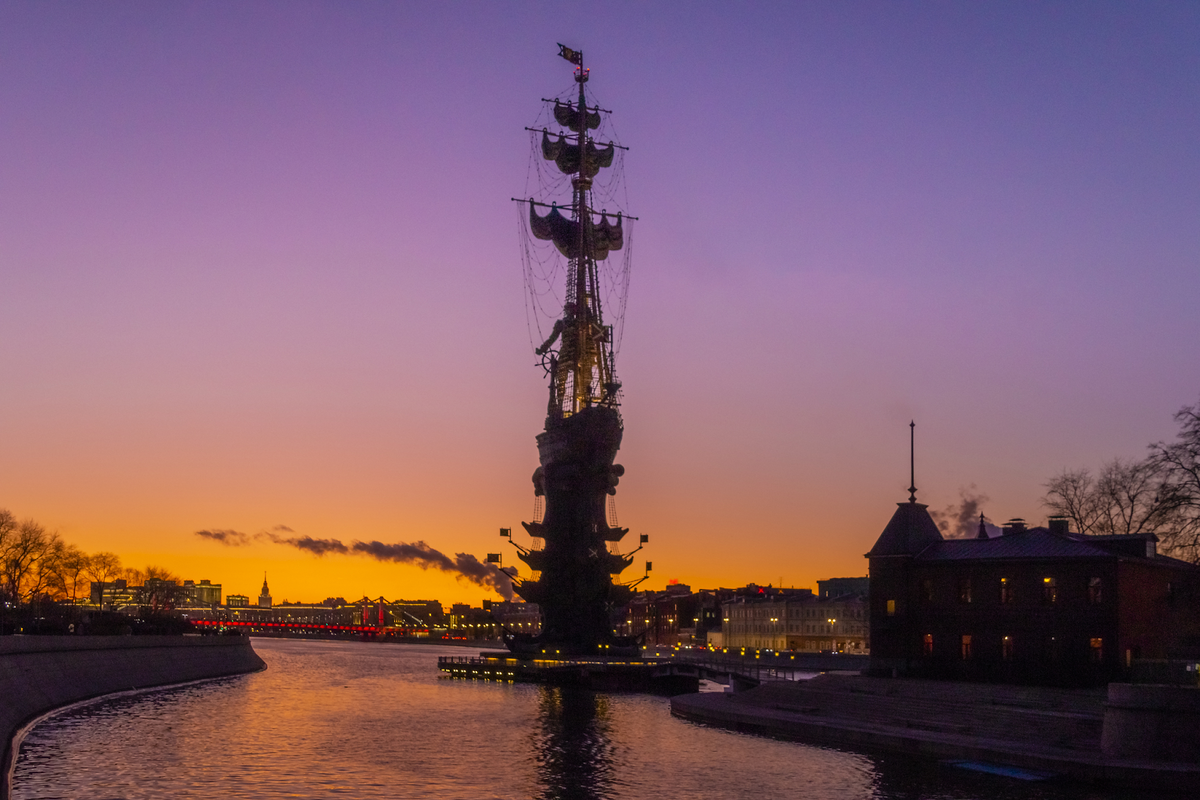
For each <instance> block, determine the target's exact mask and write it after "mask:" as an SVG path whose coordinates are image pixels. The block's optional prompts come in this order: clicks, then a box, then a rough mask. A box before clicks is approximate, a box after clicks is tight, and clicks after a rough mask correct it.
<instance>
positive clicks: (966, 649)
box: [962, 634, 971, 661]
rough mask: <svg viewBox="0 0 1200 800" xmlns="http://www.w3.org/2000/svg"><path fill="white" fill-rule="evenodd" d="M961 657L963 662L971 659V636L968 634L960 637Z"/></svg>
mask: <svg viewBox="0 0 1200 800" xmlns="http://www.w3.org/2000/svg"><path fill="white" fill-rule="evenodd" d="M962 657H963V661H967V660H969V659H970V658H971V636H970V634H967V635H964V636H963V637H962Z"/></svg>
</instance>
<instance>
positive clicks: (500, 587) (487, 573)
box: [263, 528, 513, 600]
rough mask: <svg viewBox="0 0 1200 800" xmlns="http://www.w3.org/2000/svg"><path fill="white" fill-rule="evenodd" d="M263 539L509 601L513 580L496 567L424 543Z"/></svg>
mask: <svg viewBox="0 0 1200 800" xmlns="http://www.w3.org/2000/svg"><path fill="white" fill-rule="evenodd" d="M276 530H278V528H276ZM263 535H264V536H266V537H267V538H268V539H270V540H271V541H272V542H275V543H276V544H286V545H290V546H292V547H295V548H297V549H299V550H304V551H305V552H307V553H312V554H313V555H317V556H323V555H327V554H329V553H337V554H339V555H347V554H349V555H360V556H367V557H369V558H374V559H375V560H377V561H390V562H393V563H396V564H411V565H413V566H416V567H420V568H421V569H436V570H439V571H441V572H449V573H451V574H452V575H457V576H458V577H460V578H464V579H466V580H468V581H470V582H471V583H474V584H475V585H476V586H481V587H483V588H485V589H493V590H495V591H496V592H497V593H498V594H499V595H500V596H501V597H503V598H504V599H505V600H511V599H512V594H513V591H512V578H510V577H509V576H508V575H507V574H506V573H504V572H502V571H501V570H500V568H499V567H498V566H496V565H495V564H485V563H483V562H481V561H480V560H479V559H478V558H476V557H475V556H473V555H471V554H470V553H455V554H454V557H453V558H451V557H450V556H448V555H446V554H445V553H443V552H441V551H440V550H438V549H436V548H434V547H431V546H429V545H428V544H426V543H425V542H413V543H411V544H409V543H407V542H397V543H396V544H385V543H384V542H359V541H353V542H351V543H350V544H349V545H346V544H343V543H342V542H341V541H340V540H338V539H314V538H312V537H311V536H292V537H284V536H279V535H277V534H275V533H273V532H270V531H265V532H264V533H263Z"/></svg>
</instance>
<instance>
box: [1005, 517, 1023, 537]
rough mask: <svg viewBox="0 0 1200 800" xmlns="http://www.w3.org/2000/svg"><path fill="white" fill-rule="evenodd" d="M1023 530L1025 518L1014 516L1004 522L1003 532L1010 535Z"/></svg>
mask: <svg viewBox="0 0 1200 800" xmlns="http://www.w3.org/2000/svg"><path fill="white" fill-rule="evenodd" d="M1024 530H1025V520H1023V519H1021V518H1020V517H1014V518H1013V519H1010V520H1009V521H1008V522H1006V523H1005V524H1004V528H1003V531H1002V532H1003V534H1004V535H1005V536H1011V535H1012V534H1014V533H1021V532H1023V531H1024Z"/></svg>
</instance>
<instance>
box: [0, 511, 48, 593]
mask: <svg viewBox="0 0 1200 800" xmlns="http://www.w3.org/2000/svg"><path fill="white" fill-rule="evenodd" d="M8 539H9V541H8V544H7V545H6V546H5V548H4V553H3V559H4V563H3V564H0V579H2V580H3V583H4V591H5V593H6V594H7V595H8V596H9V597H10V598H12V599H13V601H14V602H17V603H21V602H27V601H29V600H32V599H34V598H38V597H41V596H42V595H43V594H44V593H45V592H46V591H47V589H48V588H50V587H49V583H50V580H51V577H52V575H53V573H54V564H55V562H56V559H58V558H59V556H61V554H62V549H63V543H62V540H61V539H60V538H59V536H58V534H57V533H53V532H48V531H47V530H46V529H45V528H43V527H42V526H41V525H39V524H38V523H36V522H34V521H33V520H31V519H28V520H25V521H24V522H21V523H20V524H19V525H18V526H17V527H16V530H15V532H13V533H11V534H10V535H9V537H8Z"/></svg>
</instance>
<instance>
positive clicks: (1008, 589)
mask: <svg viewBox="0 0 1200 800" xmlns="http://www.w3.org/2000/svg"><path fill="white" fill-rule="evenodd" d="M1012 600H1013V591H1012V583H1010V582H1009V580H1008V578H1001V579H1000V602H1001V603H1011V602H1012Z"/></svg>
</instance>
